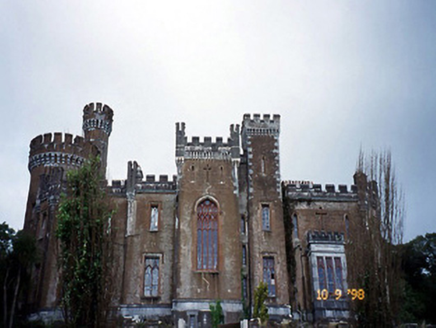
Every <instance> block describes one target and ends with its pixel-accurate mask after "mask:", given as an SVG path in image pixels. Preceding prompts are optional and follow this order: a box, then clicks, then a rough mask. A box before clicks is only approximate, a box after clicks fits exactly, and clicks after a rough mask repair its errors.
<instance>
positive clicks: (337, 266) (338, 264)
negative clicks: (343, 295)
mask: <svg viewBox="0 0 436 328" xmlns="http://www.w3.org/2000/svg"><path fill="white" fill-rule="evenodd" d="M335 277H336V280H335V282H336V288H338V289H341V290H342V289H343V284H342V262H341V258H340V257H335Z"/></svg>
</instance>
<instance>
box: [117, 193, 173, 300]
mask: <svg viewBox="0 0 436 328" xmlns="http://www.w3.org/2000/svg"><path fill="white" fill-rule="evenodd" d="M135 198H136V220H135V224H134V228H133V229H134V230H133V231H132V232H131V233H130V235H129V236H127V237H126V241H125V243H126V246H125V247H126V257H125V264H124V267H125V268H124V276H123V292H122V298H121V303H122V304H145V305H147V304H148V305H151V304H170V303H171V301H172V295H171V292H172V285H173V284H172V283H173V279H172V277H173V251H174V225H175V222H174V217H175V200H176V195H175V193H138V194H136V196H135ZM151 206H156V207H157V208H158V211H159V216H158V218H159V219H158V223H157V229H156V230H152V228H151V226H150V219H151ZM150 256H151V257H156V258H158V259H159V287H158V295H157V296H146V295H145V294H144V270H145V258H146V257H150Z"/></svg>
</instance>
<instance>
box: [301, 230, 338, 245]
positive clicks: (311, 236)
mask: <svg viewBox="0 0 436 328" xmlns="http://www.w3.org/2000/svg"><path fill="white" fill-rule="evenodd" d="M344 240H345V239H344V234H343V233H342V232H336V231H335V232H331V231H327V232H326V231H316V230H315V231H308V232H307V243H308V244H314V243H316V244H343V243H344Z"/></svg>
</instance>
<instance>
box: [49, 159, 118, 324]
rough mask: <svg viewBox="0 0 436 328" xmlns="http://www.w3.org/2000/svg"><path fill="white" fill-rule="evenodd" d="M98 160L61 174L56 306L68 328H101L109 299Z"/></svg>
mask: <svg viewBox="0 0 436 328" xmlns="http://www.w3.org/2000/svg"><path fill="white" fill-rule="evenodd" d="M102 181H103V177H102V175H101V169H100V160H99V158H98V157H97V158H93V159H90V160H89V161H87V162H86V163H85V164H84V165H83V166H82V167H81V168H80V169H78V170H74V171H70V172H68V175H67V193H66V195H63V196H62V199H61V202H60V204H59V213H58V226H57V230H56V236H57V238H58V240H59V244H60V257H59V265H60V269H61V287H62V308H63V311H64V314H65V320H66V324H67V325H68V326H70V327H104V326H105V322H106V319H107V316H108V308H109V302H110V296H111V286H112V284H111V279H110V277H111V274H110V271H111V270H110V268H111V260H112V256H111V245H110V217H111V212H110V211H109V206H108V203H107V198H106V195H105V192H104V190H103V188H102V185H103V183H102Z"/></svg>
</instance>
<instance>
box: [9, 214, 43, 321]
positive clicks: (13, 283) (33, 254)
mask: <svg viewBox="0 0 436 328" xmlns="http://www.w3.org/2000/svg"><path fill="white" fill-rule="evenodd" d="M37 260H38V256H37V248H36V242H35V239H34V238H33V237H31V236H29V235H27V234H26V233H25V232H24V231H18V232H17V233H15V231H14V229H12V228H10V227H9V226H8V225H7V224H6V223H5V222H3V223H2V224H0V281H1V286H2V297H1V300H0V304H1V315H0V316H1V322H2V327H5V328H6V327H9V328H12V327H15V326H16V323H17V316H18V315H20V314H21V315H23V314H24V313H23V312H22V311H21V313H19V311H17V307H18V303H19V301H22V300H23V297H25V295H24V292H25V291H26V290H27V288H28V285H29V282H30V273H31V269H32V266H33V265H34V264H35V263H36V262H37Z"/></svg>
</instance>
